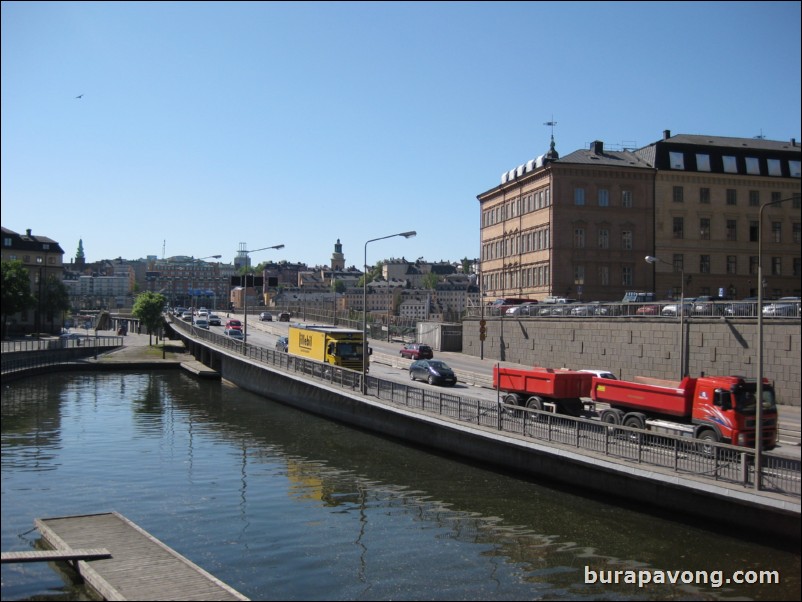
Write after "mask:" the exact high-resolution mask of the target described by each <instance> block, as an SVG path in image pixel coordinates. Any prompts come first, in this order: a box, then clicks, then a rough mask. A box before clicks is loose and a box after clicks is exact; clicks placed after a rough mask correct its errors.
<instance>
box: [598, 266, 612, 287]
mask: <svg viewBox="0 0 802 602" xmlns="http://www.w3.org/2000/svg"><path fill="white" fill-rule="evenodd" d="M599 284H601V285H602V286H609V285H610V268H609V267H608V266H606V265H603V266H599Z"/></svg>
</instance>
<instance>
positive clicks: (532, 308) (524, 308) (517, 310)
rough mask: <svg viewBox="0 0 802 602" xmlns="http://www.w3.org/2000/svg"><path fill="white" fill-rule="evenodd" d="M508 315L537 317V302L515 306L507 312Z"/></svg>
mask: <svg viewBox="0 0 802 602" xmlns="http://www.w3.org/2000/svg"><path fill="white" fill-rule="evenodd" d="M506 315H508V316H519V317H520V316H536V315H537V303H536V302H527V303H522V304H521V305H513V306H512V307H510V308H509V309H508V310H507V313H506Z"/></svg>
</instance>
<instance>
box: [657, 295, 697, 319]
mask: <svg viewBox="0 0 802 602" xmlns="http://www.w3.org/2000/svg"><path fill="white" fill-rule="evenodd" d="M694 300H695V297H685V299H683V300H682V304H681V305H682V310H683V311H682V315H683V316H689V315H691V308H692V307H693V302H694ZM679 307H680V302H679V301H675V302H673V303H666V304H665V305H663V309H661V310H660V315H661V316H669V317H671V316H678V315H679Z"/></svg>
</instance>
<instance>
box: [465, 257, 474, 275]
mask: <svg viewBox="0 0 802 602" xmlns="http://www.w3.org/2000/svg"><path fill="white" fill-rule="evenodd" d="M472 265H473V262H472V261H471V260H470V259H468V258H467V257H463V258H462V273H463V274H470V273H471V266H472Z"/></svg>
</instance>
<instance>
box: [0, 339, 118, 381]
mask: <svg viewBox="0 0 802 602" xmlns="http://www.w3.org/2000/svg"><path fill="white" fill-rule="evenodd" d="M122 345H123V337H119V336H101V337H95V336H90V337H81V338H77V339H36V340H20V341H3V345H2V355H0V372H2V374H9V373H12V372H19V371H22V370H29V369H33V368H43V367H47V366H57V365H61V364H65V363H70V362H74V361H77V360H81V359H85V358H87V357H91V356H94V357H97V356H98V354H101V353H106V352H108V351H111V350H113V349H117V348H119V347H122Z"/></svg>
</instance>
